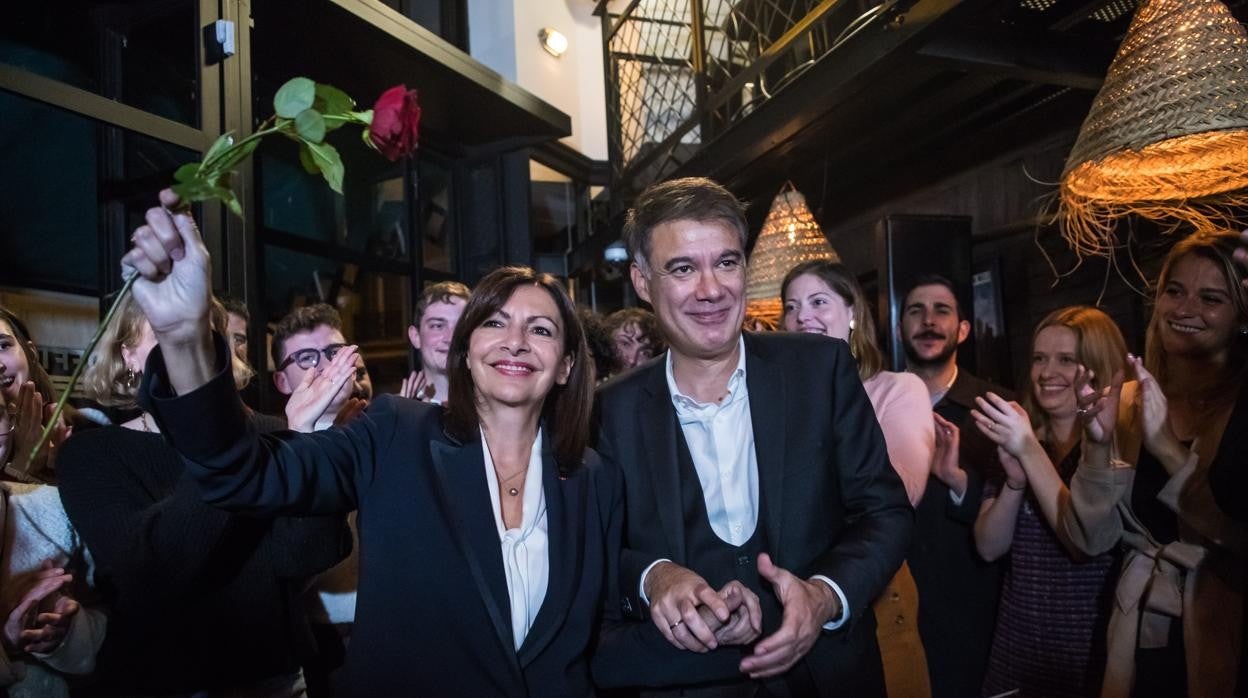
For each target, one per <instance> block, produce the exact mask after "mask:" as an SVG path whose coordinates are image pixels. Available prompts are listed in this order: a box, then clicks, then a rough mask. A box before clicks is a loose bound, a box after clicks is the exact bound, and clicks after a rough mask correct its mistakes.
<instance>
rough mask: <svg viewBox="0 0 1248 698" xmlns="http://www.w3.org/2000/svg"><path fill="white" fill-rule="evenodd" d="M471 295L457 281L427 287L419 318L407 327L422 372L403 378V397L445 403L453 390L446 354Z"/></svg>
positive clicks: (419, 300) (419, 305) (418, 301)
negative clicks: (448, 376) (447, 370)
mask: <svg viewBox="0 0 1248 698" xmlns="http://www.w3.org/2000/svg"><path fill="white" fill-rule="evenodd" d="M469 295H471V291H469V290H468V287H467V286H465V285H463V284H461V283H459V282H458V281H443V282H441V283H436V284H433V285H432V286H429V287H427V288H426V289H425V290H424V291H423V292H422V293H421V294H420V297H419V298H417V299H416V319H415V321H413V322H412V325H411V327H408V328H407V339H408V341H410V342H411V343H412V348H413V349H415V350H416V351H418V352H420V370H419V371H412V374H411V375H410V376H408V377H407V378H404V379H403V386H402V388H401V389H400V390H399V394H400V395H402V396H403V397H406V398H412V399H414V400H421V401H423V402H432V403H436V404H439V405H440V404H442V402H443V401H445V400H446V396H447V394H448V392H449V390H450V387H449V386H450V382H449V379H448V378H447V374H446V357H447V351H449V350H450V347H451V337H452V336H453V335H454V334H455V325H457V324H458V323H459V316H460V314H461V313H463V312H464V306H465V305H466V304H467V303H468V297H469Z"/></svg>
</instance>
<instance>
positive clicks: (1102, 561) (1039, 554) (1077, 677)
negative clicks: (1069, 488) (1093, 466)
mask: <svg viewBox="0 0 1248 698" xmlns="http://www.w3.org/2000/svg"><path fill="white" fill-rule="evenodd" d="M1078 464H1079V448H1078V447H1076V448H1075V449H1074V450H1072V451H1071V453H1070V454H1069V455H1067V456H1066V458H1065V459H1063V460H1062V462H1061V463H1060V464H1059V465H1058V466H1057V471H1058V474H1059V475H1060V476H1061V478H1062V481H1063V482H1065V483H1066V484H1068V485H1069V484H1070V478H1071V476H1072V475H1074V472H1075V468H1076V467H1077V466H1078ZM1002 482H1003V479H1002V478H1001V477H997V478H995V479H993V480H990V481H989V482H986V483H985V484H984V499H989V498H994V497H996V496H997V493H998V492H1000V488H1001V486H1002ZM1117 562H1118V555H1117V553H1116V552H1113V553H1106V554H1104V555H1099V556H1097V557H1095V558H1092V559H1090V560H1086V561H1083V562H1076V561H1074V560H1073V559H1072V558H1071V556H1070V555H1069V554H1068V553H1067V552H1066V549H1065V548H1064V547H1063V546H1062V544H1061V542H1059V541H1058V539H1057V536H1056V534H1054V533H1053V529H1052V527H1050V526H1049V524H1048V522H1046V521H1045V520H1044V516H1043V514H1042V513H1041V511H1040V508H1039V505H1038V504H1037V503H1036V500H1035V498H1034V496H1033V495H1032V493H1031V492H1030V491H1029V492H1028V493H1027V495H1026V499H1025V500H1024V501H1023V506H1022V507H1021V508H1020V509H1019V511H1018V520H1017V522H1016V523H1015V527H1014V541H1013V544H1012V545H1011V546H1010V555H1009V564H1008V566H1007V568H1006V572H1005V579H1004V582H1003V584H1002V587H1001V605H1000V610H999V611H998V614H997V629H996V632H995V634H994V635H993V638H992V652H991V654H990V656H989V659H988V675H987V676H986V677H985V679H984V688H983V695H984V696H996V695H999V694H1005V695H1011V696H1021V697H1026V698H1032V697H1042V696H1043V697H1047V696H1054V697H1058V696H1060V697H1061V698H1067V697H1070V696H1095V695H1098V694H1099V693H1100V687H1101V677H1102V673H1103V671H1104V664H1105V625H1106V622H1107V621H1108V619H1109V611H1110V602H1111V600H1112V595H1113V589H1114V579H1115V577H1116V574H1115V573H1114V570H1116V569H1117V566H1118V565H1117Z"/></svg>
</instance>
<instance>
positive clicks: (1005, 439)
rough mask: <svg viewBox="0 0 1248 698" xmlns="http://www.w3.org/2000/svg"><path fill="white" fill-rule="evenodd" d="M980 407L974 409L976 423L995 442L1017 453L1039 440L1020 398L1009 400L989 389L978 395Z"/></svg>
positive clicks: (1013, 454) (1011, 452) (976, 402)
mask: <svg viewBox="0 0 1248 698" xmlns="http://www.w3.org/2000/svg"><path fill="white" fill-rule="evenodd" d="M975 404H977V405H979V409H977V410H971V417H973V418H974V419H975V426H977V427H979V430H980V431H981V432H983V434H984V436H987V437H988V438H989V439H990V440H991V441H992V442H993V443H995V444H996V445H998V446H1000V447H1001V448H1003V449H1005V451H1006V452H1007V453H1009V454H1010V455H1012V456H1014V457H1016V458H1017V457H1021V456H1022V454H1023V451H1024V450H1025V449H1026V448H1027V447H1028V446H1029V445H1031V444H1032V442H1035V441H1036V434H1035V432H1033V431H1032V429H1031V419H1030V418H1029V417H1028V416H1027V411H1026V410H1024V409H1023V407H1022V405H1019V404H1018V403H1017V402H1010V401H1009V400H1006V399H1005V398H1003V397H1001V396H1000V395H997V394H996V393H992V392H989V393H987V394H985V395H983V396H981V397H977V398H975Z"/></svg>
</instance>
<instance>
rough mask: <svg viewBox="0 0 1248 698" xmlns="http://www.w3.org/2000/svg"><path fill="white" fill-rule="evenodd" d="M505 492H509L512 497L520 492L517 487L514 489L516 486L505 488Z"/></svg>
mask: <svg viewBox="0 0 1248 698" xmlns="http://www.w3.org/2000/svg"><path fill="white" fill-rule="evenodd" d="M507 494H509V495H511V496H513V497H514V496H516V495H518V494H520V490H518V489H516V488H514V487H512V488H509V489H508V490H507Z"/></svg>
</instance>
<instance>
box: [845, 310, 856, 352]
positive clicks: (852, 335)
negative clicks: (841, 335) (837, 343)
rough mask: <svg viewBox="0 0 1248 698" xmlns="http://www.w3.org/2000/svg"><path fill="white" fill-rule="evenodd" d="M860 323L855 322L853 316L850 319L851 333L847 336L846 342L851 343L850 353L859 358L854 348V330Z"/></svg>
mask: <svg viewBox="0 0 1248 698" xmlns="http://www.w3.org/2000/svg"><path fill="white" fill-rule="evenodd" d="M857 327H858V323H856V322H854V319H853V318H852V317H851V318H850V319H849V334H848V335H846V337H845V343H846V344H848V345H849V355H850V356H852V357H854V358H855V359H857V358H858V352H857V351H855V350H854V330H855V329H857Z"/></svg>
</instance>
